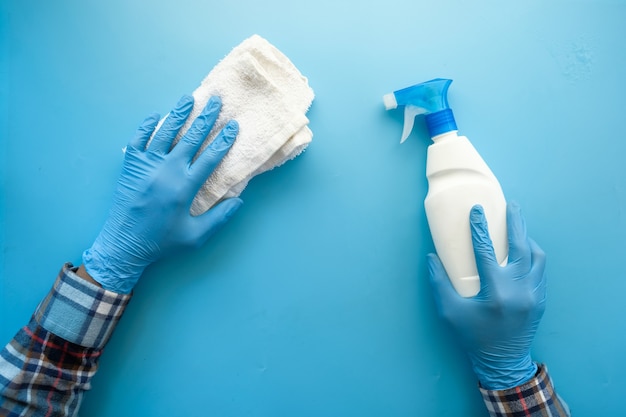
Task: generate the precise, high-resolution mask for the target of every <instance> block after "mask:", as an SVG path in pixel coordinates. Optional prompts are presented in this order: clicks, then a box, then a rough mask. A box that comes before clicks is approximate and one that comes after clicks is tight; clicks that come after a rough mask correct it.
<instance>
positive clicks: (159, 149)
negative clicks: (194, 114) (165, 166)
mask: <svg viewBox="0 0 626 417" xmlns="http://www.w3.org/2000/svg"><path fill="white" fill-rule="evenodd" d="M192 108H193V97H192V96H190V95H187V94H186V95H184V96H182V97H181V98H180V100H178V103H176V106H175V107H174V109H173V110H172V111H171V112H170V113H169V114H168V115H167V117H166V118H165V120H164V121H163V124H162V125H161V127H160V128H159V130H158V131H157V133H156V134H155V135H154V138H153V139H152V142H150V146H149V147H148V151H149V152H153V153H159V154H161V155H165V154H167V153H169V151H170V148H171V147H172V142H173V141H174V139H175V138H176V135H178V131H179V130H180V129H181V128H182V127H183V125H184V124H185V121H187V117H189V113H191V109H192Z"/></svg>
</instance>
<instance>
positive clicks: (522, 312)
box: [428, 203, 546, 390]
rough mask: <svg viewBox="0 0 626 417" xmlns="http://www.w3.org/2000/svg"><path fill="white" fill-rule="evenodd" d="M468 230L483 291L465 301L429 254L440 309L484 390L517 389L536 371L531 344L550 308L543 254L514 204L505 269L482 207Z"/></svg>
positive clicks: (474, 212)
mask: <svg viewBox="0 0 626 417" xmlns="http://www.w3.org/2000/svg"><path fill="white" fill-rule="evenodd" d="M470 226H471V230H472V243H473V246H474V254H475V256H476V265H477V267H478V274H479V276H480V292H479V293H478V294H477V295H476V296H474V297H471V298H463V297H461V296H460V295H459V294H458V293H457V292H456V291H455V290H454V287H453V286H452V284H451V282H450V280H449V279H448V275H447V274H446V271H445V269H444V267H443V265H442V264H441V261H440V260H439V257H438V256H437V255H435V254H429V255H428V267H429V272H430V278H431V284H432V288H433V291H434V295H435V300H436V304H437V309H438V310H439V314H440V315H441V316H442V317H443V318H444V319H445V320H446V321H447V322H448V323H449V324H450V325H451V326H452V328H453V330H454V332H455V333H456V336H457V338H458V340H459V341H460V342H461V344H462V346H463V347H464V348H465V350H466V351H467V354H468V355H469V358H470V360H471V362H472V366H473V369H474V373H475V374H476V376H477V377H478V380H479V381H480V383H481V385H482V387H483V388H486V389H491V390H502V389H508V388H512V387H516V386H518V385H521V384H523V383H525V382H527V381H528V380H530V379H531V378H533V377H534V376H535V374H536V372H537V365H536V364H535V363H534V362H533V361H532V359H531V356H530V345H531V344H532V341H533V339H534V337H535V333H536V331H537V327H538V326H539V322H540V321H541V317H542V315H543V312H544V309H545V304H546V279H545V274H544V269H545V254H544V253H543V251H542V250H541V248H539V246H538V245H537V244H536V243H535V242H534V241H533V240H531V239H529V238H528V236H527V235H526V224H525V222H524V218H523V217H522V214H521V211H520V208H519V206H518V205H517V204H516V203H510V204H509V205H508V206H507V231H508V241H509V258H508V263H507V265H506V266H504V267H501V266H500V265H498V262H497V261H496V256H495V253H494V251H493V246H492V244H491V238H490V237H489V232H488V230H487V220H486V219H485V215H484V212H483V208H482V207H481V206H474V207H473V208H472V210H471V212H470Z"/></svg>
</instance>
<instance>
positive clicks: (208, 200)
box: [176, 35, 314, 215]
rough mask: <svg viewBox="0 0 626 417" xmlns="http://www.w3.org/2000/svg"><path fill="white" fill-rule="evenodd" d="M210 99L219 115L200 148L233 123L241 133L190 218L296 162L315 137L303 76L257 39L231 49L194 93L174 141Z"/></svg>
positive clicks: (200, 194) (309, 96)
mask: <svg viewBox="0 0 626 417" xmlns="http://www.w3.org/2000/svg"><path fill="white" fill-rule="evenodd" d="M213 95H217V96H220V97H221V99H222V111H221V113H220V116H219V118H218V120H217V122H216V123H215V127H214V128H213V130H212V131H211V133H210V134H209V138H208V140H207V141H206V142H205V144H204V145H203V147H202V149H204V148H205V147H206V146H207V145H208V143H210V142H211V141H212V140H213V139H214V138H215V136H216V135H217V133H218V132H219V131H220V130H221V129H222V128H223V127H224V125H225V124H226V123H227V122H228V121H229V120H231V119H235V120H237V122H238V123H239V135H238V136H237V140H236V141H235V143H234V144H233V146H232V148H231V149H230V151H229V152H228V154H227V155H226V157H225V158H224V159H223V160H222V162H221V163H220V165H219V166H218V167H217V169H216V170H215V171H214V172H213V174H212V175H211V177H210V178H209V179H208V180H207V182H206V183H205V184H204V185H203V186H202V188H201V190H200V191H199V192H198V195H197V196H196V198H195V199H194V201H193V204H192V207H191V213H192V214H194V215H198V214H201V213H203V212H204V211H206V210H207V209H209V208H211V207H212V206H213V205H214V204H215V203H217V202H219V201H220V200H222V199H224V198H228V197H236V196H238V195H239V194H240V193H241V192H242V191H243V190H244V188H245V187H246V185H247V184H248V181H249V180H250V179H251V178H252V177H254V176H255V175H258V174H260V173H262V172H265V171H267V170H269V169H272V168H274V167H276V166H279V165H281V164H282V163H283V162H285V161H287V160H289V159H292V158H295V157H296V156H297V155H299V154H300V153H301V152H302V151H303V150H304V149H305V148H306V146H307V145H308V144H309V143H310V142H311V139H312V137H313V134H312V132H311V130H310V129H309V128H308V127H307V124H308V122H309V120H308V119H307V118H306V116H305V113H306V112H307V110H308V109H309V107H310V105H311V102H312V101H313V97H314V94H313V90H312V89H311V88H310V87H309V85H308V81H307V79H306V77H304V76H303V75H302V74H301V73H300V71H298V69H297V68H296V67H295V66H294V65H293V63H291V61H290V60H289V59H288V58H287V57H286V56H285V55H284V54H283V53H282V52H280V51H279V50H278V49H277V48H276V47H274V46H273V45H272V44H270V43H269V42H268V41H267V40H265V39H263V38H262V37H260V36H258V35H254V36H252V37H250V38H248V39H246V40H245V41H243V42H242V43H241V44H240V45H238V46H237V47H235V48H234V49H233V50H232V51H231V52H230V53H229V54H228V55H227V56H226V57H225V58H224V59H223V60H222V61H221V62H219V63H218V64H217V65H216V66H215V67H214V68H213V70H211V72H210V73H209V75H207V77H206V78H205V79H204V80H203V81H202V84H201V85H200V87H198V88H197V89H196V90H195V91H194V92H193V96H194V99H195V103H194V107H193V110H192V112H191V115H190V116H189V119H188V120H187V122H186V123H185V125H184V126H183V128H182V129H181V132H180V133H179V135H178V137H177V138H176V141H178V140H179V139H180V137H182V136H183V135H184V133H185V132H186V131H187V129H189V127H190V126H191V123H192V122H193V120H194V119H195V118H196V117H197V116H198V114H200V111H201V110H202V109H203V108H204V106H205V105H206V103H207V101H208V100H209V98H210V97H211V96H213Z"/></svg>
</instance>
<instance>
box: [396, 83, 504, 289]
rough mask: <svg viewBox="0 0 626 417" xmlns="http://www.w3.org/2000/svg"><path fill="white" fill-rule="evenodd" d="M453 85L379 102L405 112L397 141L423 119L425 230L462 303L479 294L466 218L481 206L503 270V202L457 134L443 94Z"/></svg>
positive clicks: (419, 88)
mask: <svg viewBox="0 0 626 417" xmlns="http://www.w3.org/2000/svg"><path fill="white" fill-rule="evenodd" d="M451 82H452V80H446V79H435V80H431V81H428V82H425V83H422V84H417V85H414V86H412V87H408V88H405V89H403V90H398V91H395V92H394V93H392V94H387V95H386V96H385V97H384V101H385V106H386V107H387V109H391V108H396V107H398V106H405V119H404V120H405V121H404V123H405V124H404V132H403V137H402V141H404V140H405V139H406V138H407V137H408V135H409V134H410V132H411V130H412V127H413V120H414V118H415V116H416V115H417V114H426V125H427V127H428V131H429V133H430V136H431V138H432V140H433V144H431V145H430V146H429V147H428V155H427V160H426V176H427V178H428V194H427V195H426V199H425V200H424V207H425V209H426V217H427V219H428V226H429V227H430V232H431V235H432V238H433V242H434V244H435V249H436V250H437V255H439V258H440V259H441V262H442V263H443V265H444V267H445V269H446V272H447V273H448V276H449V277H450V280H451V281H452V284H453V285H454V288H455V289H456V291H457V292H458V293H459V294H460V295H461V296H463V297H472V296H474V295H476V294H477V293H478V292H479V290H480V280H479V277H478V272H477V269H476V261H475V257H474V250H473V246H472V238H471V231H470V223H469V213H470V210H471V208H472V207H473V206H474V205H475V204H480V205H482V206H483V209H484V211H485V216H486V217H487V222H488V224H489V234H490V236H491V240H492V242H493V246H494V250H495V253H496V258H497V260H498V262H499V263H500V264H501V265H504V264H505V263H506V261H507V256H508V242H507V232H506V200H505V198H504V194H503V193H502V188H501V187H500V183H499V182H498V180H497V179H496V177H495V175H493V173H492V172H491V170H490V169H489V167H488V166H487V164H486V163H485V161H484V160H483V159H482V158H481V156H480V155H479V154H478V152H477V151H476V149H475V148H474V147H473V146H472V144H471V143H470V141H469V140H468V139H467V138H466V137H465V136H459V135H458V134H457V127H456V123H455V121H454V116H453V114H452V110H451V109H450V108H449V107H448V100H447V91H448V87H449V85H450V83H451Z"/></svg>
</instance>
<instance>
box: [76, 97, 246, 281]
mask: <svg viewBox="0 0 626 417" xmlns="http://www.w3.org/2000/svg"><path fill="white" fill-rule="evenodd" d="M192 108H193V97H191V96H183V97H182V98H181V100H180V101H179V102H178V104H177V105H176V107H175V108H174V110H172V112H170V114H169V115H168V116H167V118H166V119H165V121H164V122H163V124H162V126H161V127H160V129H159V130H158V131H157V133H156V134H155V135H154V138H153V139H152V141H151V142H150V144H149V145H148V146H147V148H146V144H147V143H148V140H149V139H150V137H151V135H152V133H153V132H154V129H155V128H156V126H157V123H158V121H159V115H158V114H153V115H151V116H149V117H148V118H147V119H146V120H145V121H144V122H143V124H142V125H141V126H140V128H139V129H138V131H137V134H136V136H135V138H134V139H132V140H131V141H130V143H129V144H128V146H127V148H126V155H125V158H124V164H123V167H122V173H121V175H120V177H119V180H118V184H117V190H116V192H115V196H114V199H113V206H112V208H111V211H110V213H109V218H108V219H107V221H106V222H105V224H104V227H103V228H102V231H101V232H100V234H99V235H98V237H97V238H96V240H95V242H94V243H93V245H92V246H91V248H90V249H88V250H86V251H85V252H84V253H83V263H84V266H85V269H86V271H87V273H88V274H89V275H91V277H92V278H93V279H94V280H96V281H97V282H98V283H100V284H101V285H102V287H103V288H105V289H107V290H110V291H114V292H118V293H129V292H130V291H131V290H132V289H133V287H134V286H135V284H136V283H137V281H138V280H139V277H140V276H141V274H142V273H143V271H144V269H145V268H146V267H147V266H148V265H150V264H151V263H153V262H155V261H156V260H158V259H159V258H161V257H163V256H165V255H168V254H170V253H172V252H174V251H176V250H177V249H180V248H185V247H198V246H200V245H202V244H203V243H204V242H205V241H206V240H207V239H208V238H209V236H210V235H211V234H213V233H214V232H215V230H217V229H218V228H219V227H220V226H221V225H222V224H223V223H225V222H226V221H227V220H228V219H229V218H230V217H231V216H232V215H233V214H234V212H235V211H236V210H237V209H238V208H239V207H240V206H241V204H242V201H241V200H240V199H238V198H232V199H227V200H225V201H223V202H221V203H220V204H218V205H217V206H215V207H213V208H212V209H210V210H208V211H207V212H206V213H204V214H202V215H199V216H192V215H191V214H190V211H189V210H190V207H191V202H192V201H193V199H194V197H195V195H196V193H197V192H198V190H199V189H200V187H201V186H202V184H203V183H204V182H205V181H206V179H207V178H208V177H209V175H210V174H211V173H212V172H213V170H214V169H215V167H216V166H217V165H218V164H219V162H220V161H221V159H222V158H223V157H224V155H226V153H227V152H228V150H229V149H230V146H231V145H232V144H233V142H234V141H235V138H236V136H237V132H238V124H237V122H235V121H234V120H233V121H230V122H229V123H228V124H227V125H226V127H224V129H223V130H222V131H221V132H220V133H219V134H218V135H217V137H216V138H215V139H214V140H213V141H212V142H211V144H210V145H209V146H207V148H206V149H205V150H204V151H203V152H202V153H201V154H200V155H199V156H198V158H197V159H196V160H195V161H193V158H194V156H195V155H196V153H197V152H198V150H199V148H200V146H201V145H202V143H203V142H204V140H205V138H206V137H207V135H208V134H209V132H210V131H211V129H212V128H213V125H214V124H215V121H216V120H217V117H218V115H219V112H220V108H221V100H220V99H219V98H218V97H213V98H211V99H210V100H209V102H208V103H207V105H206V107H205V108H204V110H203V111H202V113H201V114H200V115H199V116H198V117H197V118H196V120H194V122H193V124H192V126H191V127H190V128H189V130H188V131H187V133H186V134H185V135H184V136H183V138H182V139H181V140H180V141H179V142H178V143H177V144H176V146H174V147H173V148H171V146H172V142H173V140H174V138H175V137H176V135H177V134H178V132H179V130H180V129H181V127H182V126H183V124H184V123H185V120H186V119H187V117H188V116H189V113H190V112H191V109H192ZM170 148H171V149H170ZM192 161H193V162H192Z"/></svg>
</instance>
